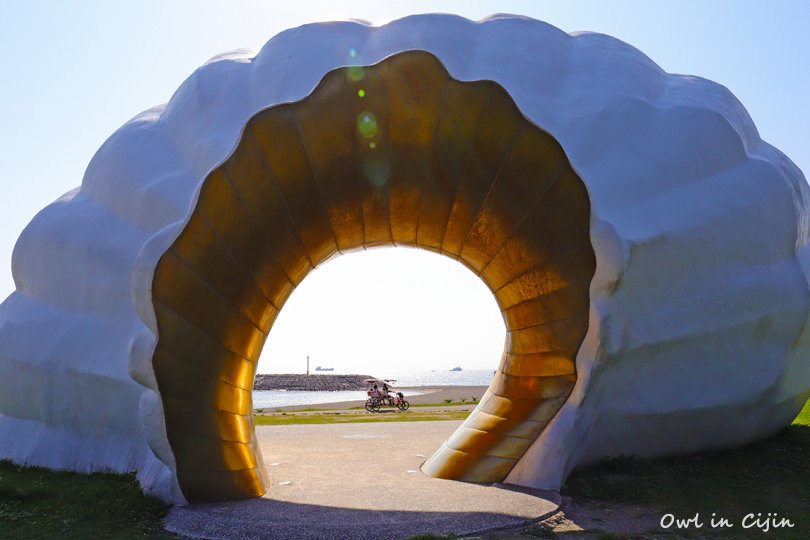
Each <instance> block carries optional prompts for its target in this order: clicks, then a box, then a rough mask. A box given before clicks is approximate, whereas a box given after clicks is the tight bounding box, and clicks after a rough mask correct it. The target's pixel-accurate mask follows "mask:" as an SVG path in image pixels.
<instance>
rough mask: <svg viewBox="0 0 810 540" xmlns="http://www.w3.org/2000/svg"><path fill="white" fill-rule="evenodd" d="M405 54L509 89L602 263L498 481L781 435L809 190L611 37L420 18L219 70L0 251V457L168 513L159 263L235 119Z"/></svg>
mask: <svg viewBox="0 0 810 540" xmlns="http://www.w3.org/2000/svg"><path fill="white" fill-rule="evenodd" d="M350 49H355V50H356V51H357V58H354V59H350V58H349V56H348V51H349V50H350ZM406 50H423V51H427V52H430V53H432V54H433V55H435V56H436V57H437V58H438V59H439V60H440V61H441V62H442V63H443V64H444V65H445V67H446V68H447V70H448V71H449V72H450V75H451V76H452V77H454V78H456V79H458V80H462V81H475V80H482V79H490V80H493V81H496V82H497V83H499V84H500V85H501V86H503V87H504V88H505V89H506V90H507V91H508V93H509V94H510V95H511V96H512V98H513V99H514V101H515V102H516V104H517V105H518V107H519V108H520V110H521V111H522V112H523V114H524V115H526V116H527V117H528V118H529V119H530V120H532V121H533V122H534V123H535V124H537V125H538V126H540V127H541V128H542V129H544V130H546V131H547V132H549V133H550V134H551V135H552V136H554V137H555V138H556V139H557V140H558V141H559V142H560V143H561V145H562V147H563V148H564V149H565V152H566V154H567V155H568V157H569V159H570V160H571V163H572V164H573V166H574V168H575V169H576V170H577V172H578V173H579V175H580V177H581V178H582V180H583V181H584V183H585V185H586V186H587V188H588V192H589V194H590V198H591V207H592V216H591V240H592V243H593V248H594V251H595V254H596V261H597V270H596V275H595V277H594V279H593V281H592V283H591V288H590V297H591V307H590V325H589V330H588V334H587V336H586V338H585V341H584V342H583V345H582V347H581V349H580V351H579V354H578V356H577V370H578V379H577V383H576V387H575V389H574V392H573V394H572V396H571V397H570V399H569V400H568V401H567V402H566V404H565V405H564V406H563V408H562V410H561V411H560V412H559V414H558V415H557V416H556V417H555V418H554V420H553V421H552V423H551V424H550V425H549V427H548V428H547V429H546V430H545V431H544V432H543V433H542V435H541V436H540V438H539V439H538V440H537V441H536V442H535V443H534V445H533V446H532V447H531V448H530V449H529V451H528V452H527V453H526V455H525V456H524V457H523V458H522V459H521V460H520V462H519V463H518V464H517V466H516V467H515V468H514V469H513V470H512V472H511V474H510V475H509V476H508V478H507V481H508V482H512V483H517V484H521V485H527V486H534V487H543V488H550V489H556V488H559V487H560V486H561V484H562V483H563V482H564V480H565V478H566V476H567V475H568V473H569V472H570V471H571V470H572V469H573V468H574V467H575V466H577V465H581V464H584V463H588V462H592V461H594V460H597V459H599V458H601V457H605V456H615V455H620V454H635V455H640V456H656V455H663V454H674V453H685V452H694V451H698V450H703V449H709V448H721V447H733V446H736V445H741V444H744V443H747V442H749V441H752V440H754V439H758V438H763V437H766V436H768V435H770V434H772V433H775V432H776V431H778V430H779V429H781V428H782V427H784V426H785V425H787V424H789V423H790V422H791V420H792V419H793V418H794V417H795V415H796V414H797V412H798V411H799V410H800V409H801V406H802V404H803V403H804V401H805V400H806V399H807V398H808V395H809V394H810V362H808V352H810V332H808V307H809V306H810V292H809V291H810V289H809V288H808V269H809V268H810V251H808V248H807V243H808V242H807V230H808V212H807V206H808V200H809V199H808V188H807V185H806V182H805V179H804V177H803V175H802V173H801V171H799V169H798V168H797V167H796V166H795V165H794V164H793V163H792V162H791V161H790V160H789V159H788V158H787V157H785V156H784V155H783V154H782V153H780V152H779V151H778V150H776V149H775V148H773V147H771V146H770V145H768V144H767V143H765V142H763V141H762V140H761V139H760V138H759V135H758V133H757V131H756V128H755V126H754V125H753V123H752V121H751V119H750V117H749V116H748V114H747V113H746V111H745V109H744V108H743V107H742V105H741V104H740V103H739V102H738V101H737V100H736V98H735V97H734V96H733V95H732V94H731V93H730V92H729V91H728V90H727V89H726V88H724V87H722V86H720V85H718V84H715V83H713V82H710V81H707V80H704V79H699V78H695V77H687V76H678V75H670V74H667V73H665V72H664V71H662V70H661V69H660V68H659V67H658V66H657V65H656V64H655V63H653V62H652V61H651V60H650V59H649V58H647V57H646V56H644V55H643V54H642V53H641V52H639V51H638V50H636V49H634V48H633V47H631V46H629V45H627V44H625V43H623V42H621V41H619V40H617V39H614V38H611V37H608V36H605V35H600V34H577V35H568V34H565V33H563V32H562V31H560V30H558V29H557V28H554V27H552V26H550V25H548V24H546V23H542V22H539V21H536V20H533V19H528V18H523V17H517V16H508V15H504V16H501V15H498V16H493V17H491V18H489V19H486V20H484V21H480V22H472V21H469V20H467V19H464V18H461V17H457V16H450V15H419V16H412V17H407V18H404V19H400V20H397V21H394V22H392V23H390V24H387V25H385V26H382V27H373V26H368V25H364V24H359V23H355V22H332V23H321V24H312V25H306V26H303V27H300V28H295V29H292V30H288V31H285V32H282V33H281V34H279V35H277V36H275V37H274V38H273V39H271V40H270V41H269V42H268V43H267V44H266V45H265V46H264V47H263V48H262V49H261V50H260V51H259V52H258V53H256V52H255V51H235V52H231V53H227V54H225V55H222V56H219V57H216V58H214V59H212V60H211V61H209V62H208V63H207V64H206V65H204V66H202V67H201V68H199V69H198V70H197V71H195V72H194V73H193V74H192V75H191V76H190V77H189V78H188V79H187V80H186V81H185V82H184V83H183V84H182V85H181V86H180V88H179V89H178V90H177V92H176V93H175V95H174V96H173V97H172V98H171V100H170V101H169V103H168V104H167V105H165V106H160V107H155V108H153V109H150V110H148V111H145V112H144V113H142V114H140V115H138V116H136V117H135V118H133V119H132V120H130V121H129V122H127V123H126V124H125V125H124V126H122V127H121V128H120V129H119V130H118V131H116V132H115V133H114V134H113V135H112V136H111V137H110V138H109V139H108V140H107V141H106V142H105V143H104V145H103V146H102V147H101V148H100V149H99V151H98V152H97V154H96V155H95V156H94V158H93V159H92V161H91V162H90V165H89V166H88V169H87V172H86V174H85V177H84V181H83V183H82V186H81V188H79V189H77V190H75V191H72V192H70V193H68V194H66V195H65V196H63V197H62V198H60V199H59V200H57V201H56V202H54V203H53V204H51V205H50V206H48V207H47V208H45V209H44V210H43V211H41V212H40V213H39V214H38V215H37V216H36V217H35V218H34V219H33V221H32V222H31V223H30V224H29V225H28V227H27V228H26V229H25V231H24V232H23V233H22V235H21V236H20V239H19V241H18V243H17V246H16V248H15V252H14V256H13V272H14V278H15V283H16V286H17V291H16V292H14V293H13V294H12V295H11V296H10V297H9V298H8V299H7V300H6V301H5V302H4V303H3V304H2V306H0V457H2V458H10V459H12V460H14V461H16V462H19V463H27V464H31V465H42V466H46V467H51V468H58V469H73V470H78V471H92V470H112V471H137V473H138V479H139V481H140V482H141V485H142V486H143V487H144V489H145V490H146V491H147V492H149V493H152V494H154V495H156V496H159V497H160V498H162V499H164V500H166V501H170V502H174V503H183V502H184V498H183V495H182V492H181V491H180V489H179V486H178V483H177V478H176V475H175V464H174V457H173V454H172V451H171V449H170V447H169V444H168V441H167V439H166V433H165V426H164V420H163V411H162V404H161V399H160V396H159V394H158V393H157V386H156V382H155V378H154V374H153V371H152V365H151V361H152V354H153V351H154V348H155V344H156V324H155V318H154V312H153V307H152V301H151V283H152V276H153V273H154V269H155V266H156V264H157V262H158V259H159V258H160V256H161V255H162V254H163V252H164V251H165V250H166V249H167V248H168V246H169V245H171V243H172V242H173V241H174V239H175V238H176V237H177V235H178V234H179V233H180V231H181V230H182V229H183V227H184V226H185V223H186V221H187V219H188V218H189V216H190V214H191V211H192V209H193V207H194V204H195V202H196V199H197V195H198V191H199V188H200V186H201V183H202V181H203V179H204V178H205V177H206V175H207V173H208V172H210V171H211V170H212V169H213V168H215V167H216V166H217V165H218V164H220V163H222V162H223V161H224V160H225V159H226V158H227V157H228V156H229V155H230V153H231V152H232V151H233V150H234V148H235V147H236V145H237V143H238V141H239V139H240V135H241V131H242V129H243V127H244V126H245V124H246V122H247V120H248V119H249V118H250V117H251V116H253V115H254V114H256V113H257V112H258V111H260V110H262V109H265V108H267V107H270V106H273V105H275V104H278V103H284V102H294V101H298V100H300V99H302V98H304V97H305V96H307V95H308V94H309V93H310V92H311V91H312V90H313V89H314V88H315V86H316V85H317V84H318V82H319V81H320V79H321V77H323V75H324V74H326V73H327V72H328V71H330V70H332V69H334V68H337V67H340V66H344V65H347V64H349V63H357V64H361V65H368V64H373V63H376V62H378V61H380V60H382V59H383V58H385V57H387V56H390V55H391V54H394V53H397V52H401V51H406Z"/></svg>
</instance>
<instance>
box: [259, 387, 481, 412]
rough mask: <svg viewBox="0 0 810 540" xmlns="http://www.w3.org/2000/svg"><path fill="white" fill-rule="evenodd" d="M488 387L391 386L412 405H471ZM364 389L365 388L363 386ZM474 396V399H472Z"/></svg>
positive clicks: (336, 404)
mask: <svg viewBox="0 0 810 540" xmlns="http://www.w3.org/2000/svg"><path fill="white" fill-rule="evenodd" d="M487 388H489V386H488V385H482V386H473V385H464V386H436V385H432V386H402V387H393V388H392V391H394V392H403V393H404V394H405V398H406V399H407V400H408V401H409V402H410V403H411V404H412V405H421V404H425V403H442V402H443V401H445V400H448V399H449V400H453V401H461V400H462V399H464V400H466V401H467V402H469V403H470V404H472V405H475V404H477V403H478V402H479V401H480V400H481V398H482V397H483V396H484V392H486V391H487ZM363 389H365V388H363ZM409 391H412V392H414V391H416V392H420V394H418V395H410V396H409V395H407V394H408V392H409ZM473 398H475V401H473ZM364 403H365V400H355V401H333V402H327V403H312V404H308V405H287V406H283V407H265V409H272V410H273V411H300V410H304V409H313V408H317V409H334V410H341V409H351V408H352V407H362V406H363V404H364Z"/></svg>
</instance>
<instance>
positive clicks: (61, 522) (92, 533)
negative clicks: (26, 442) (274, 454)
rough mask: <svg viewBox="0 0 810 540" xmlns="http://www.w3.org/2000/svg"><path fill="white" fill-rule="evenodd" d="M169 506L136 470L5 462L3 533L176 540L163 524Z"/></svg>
mask: <svg viewBox="0 0 810 540" xmlns="http://www.w3.org/2000/svg"><path fill="white" fill-rule="evenodd" d="M168 509H169V507H168V506H167V505H165V504H163V503H161V502H160V501H158V500H156V499H153V498H151V497H147V496H146V495H144V494H143V492H142V491H141V488H140V486H139V485H138V482H137V481H136V480H135V476H134V475H131V474H126V475H122V474H101V473H96V474H89V475H87V474H79V473H73V472H55V471H51V470H48V469H42V468H38V467H18V466H17V465H14V464H12V463H10V462H8V461H0V537H2V538H4V539H6V538H21V539H22V538H175V537H174V536H172V535H169V534H166V533H164V532H163V529H162V528H161V525H160V522H161V520H162V519H163V516H164V515H165V514H166V512H167V511H168Z"/></svg>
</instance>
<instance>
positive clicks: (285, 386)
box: [253, 374, 374, 391]
mask: <svg viewBox="0 0 810 540" xmlns="http://www.w3.org/2000/svg"><path fill="white" fill-rule="evenodd" d="M373 378H374V377H372V376H371V375H321V374H317V375H256V380H255V381H254V382H253V389H254V390H309V391H320V390H324V391H334V390H365V389H366V386H367V385H366V384H365V383H364V382H363V380H365V379H373Z"/></svg>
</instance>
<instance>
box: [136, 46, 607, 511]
mask: <svg viewBox="0 0 810 540" xmlns="http://www.w3.org/2000/svg"><path fill="white" fill-rule="evenodd" d="M589 221H590V203H589V198H588V194H587V190H586V188H585V186H584V185H583V183H582V181H581V180H580V179H579V177H578V176H577V175H576V173H575V172H574V171H573V170H572V168H571V165H570V163H569V162H568V159H567V157H566V156H565V153H564V152H563V150H562V148H561V147H560V145H559V144H558V143H557V142H556V141H555V140H554V138H553V137H551V136H550V135H549V134H548V133H546V132H544V131H543V130H541V129H539V128H538V127H536V126H535V125H533V124H532V123H531V122H529V121H528V120H527V119H526V118H525V117H524V116H523V115H522V114H521V113H520V111H519V110H518V109H517V107H516V106H515V104H514V102H513V101H512V99H511V98H510V97H509V95H508V94H507V93H506V91H505V90H504V89H503V88H501V87H500V86H499V85H497V84H495V83H493V82H490V81H477V82H459V81H456V80H453V79H452V78H450V76H449V75H448V73H447V71H446V70H445V69H444V67H443V66H442V65H441V64H440V63H439V61H438V60H437V59H436V58H435V57H433V56H432V55H430V54H428V53H425V52H418V51H411V52H405V53H401V54H398V55H395V56H392V57H389V58H387V59H385V60H383V61H382V62H380V63H379V64H376V65H374V66H368V67H352V68H341V69H337V70H335V71H332V72H330V73H328V74H327V75H326V76H325V77H324V78H323V80H322V81H321V83H320V84H319V85H318V87H317V88H316V89H315V90H314V91H313V93H312V94H311V95H310V96H308V97H307V98H305V99H303V100H301V101H299V102H296V103H290V104H283V105H278V106H275V107H272V108H269V109H266V110H264V111H261V112H260V113H258V114H256V115H255V116H254V117H253V118H251V119H250V121H249V122H248V124H247V126H246V127H245V130H244V134H243V135H242V139H241V141H240V142H239V145H238V146H237V148H236V150H235V151H234V153H233V154H232V155H231V157H230V158H228V159H227V161H225V162H224V163H223V164H222V165H221V166H219V167H217V168H216V169H215V170H214V171H213V172H211V173H210V174H209V175H208V177H207V178H206V179H205V181H204V183H203V186H202V190H201V193H200V197H199V201H198V203H197V206H196V208H195V210H194V212H193V214H192V215H191V218H190V220H189V222H188V224H187V225H186V227H185V228H184V230H183V231H182V233H181V234H180V235H179V237H178V238H177V240H176V241H175V242H174V244H173V245H172V246H171V248H170V249H169V250H168V251H167V252H166V253H165V254H164V255H163V257H162V258H161V259H160V261H159V264H158V266H157V269H156V271H155V275H154V282H153V292H152V294H153V300H154V307H155V312H156V316H157V323H158V332H159V339H158V344H157V348H156V351H155V354H154V358H153V365H154V369H155V375H156V377H157V381H158V387H159V390H160V394H161V397H162V400H163V405H164V413H165V419H166V429H167V435H168V439H169V443H170V444H171V447H172V450H173V451H174V455H175V459H176V462H177V474H178V479H179V482H180V486H181V488H182V490H183V493H184V494H185V496H186V498H187V499H188V500H189V501H192V502H197V501H216V500H225V499H234V498H245V497H251V496H259V495H261V494H263V493H264V492H265V491H266V489H267V486H268V485H269V484H268V481H267V477H266V472H265V470H264V466H263V463H262V458H261V452H260V450H259V446H258V443H257V440H256V436H255V433H254V424H253V417H252V400H251V389H252V387H253V379H254V376H255V373H256V362H257V360H258V358H259V353H260V351H261V349H262V346H263V344H264V341H265V339H266V337H267V334H268V332H269V331H270V328H271V326H272V324H273V321H274V320H275V318H276V316H277V315H278V312H279V310H280V309H281V307H282V306H283V305H284V302H285V301H286V300H287V298H288V297H289V295H290V293H291V292H292V291H293V289H294V288H295V287H296V286H298V284H300V283H301V281H302V280H303V279H304V278H305V277H306V275H307V274H308V273H309V272H310V270H312V269H313V268H314V267H315V266H317V265H318V264H320V263H322V262H324V261H325V260H327V259H328V258H330V257H332V256H335V255H336V254H339V253H345V252H348V251H353V250H358V249H363V248H367V247H370V246H385V245H401V246H414V247H419V248H424V249H429V250H432V251H436V252H438V253H441V254H443V255H446V256H448V257H452V258H454V259H457V260H458V261H460V262H461V263H462V264H464V265H465V266H467V267H468V268H469V269H470V270H472V271H473V272H475V273H476V274H477V275H478V276H480V277H481V279H482V280H483V281H484V282H485V283H486V284H487V286H488V287H489V288H490V289H491V291H492V292H493V294H494V295H495V297H496V299H497V302H498V305H499V307H500V309H501V311H502V314H503V317H504V320H505V322H506V328H507V339H506V345H505V350H504V354H503V357H502V359H501V363H500V366H499V368H498V372H497V374H496V376H495V378H494V380H493V382H492V384H491V386H490V388H489V390H488V391H487V392H486V394H485V395H484V396H483V397H482V399H481V401H480V404H479V405H478V407H477V408H476V409H475V411H473V413H471V415H470V417H469V418H468V419H467V421H466V422H464V424H463V425H462V426H461V427H460V428H459V429H458V430H457V431H456V432H455V433H454V434H453V435H452V436H451V437H450V439H449V440H448V441H447V442H446V443H445V444H444V445H443V446H442V447H441V448H440V449H439V450H438V451H437V452H436V454H435V455H433V456H432V457H431V458H430V459H429V460H428V461H427V462H426V463H425V465H424V466H423V470H424V471H425V472H426V473H428V474H430V475H433V476H437V477H442V478H453V479H462V480H470V481H478V482H493V481H500V480H502V479H503V478H504V477H505V476H506V475H507V474H508V473H509V471H510V470H511V469H512V467H513V466H514V464H515V463H516V461H517V460H518V459H520V458H521V456H522V455H523V454H524V453H525V451H526V450H527V449H528V447H529V446H530V445H531V444H532V442H533V441H534V440H535V439H536V438H537V437H538V435H539V434H540V433H541V431H542V430H543V428H544V427H545V426H546V425H547V424H548V422H549V421H550V420H551V418H552V417H553V416H554V415H555V414H556V412H557V411H558V410H559V408H560V407H561V406H562V403H563V402H564V401H565V399H566V398H567V397H568V395H569V393H570V392H571V389H572V387H573V385H574V382H575V380H576V371H575V365H574V358H575V356H576V353H577V350H578V349H579V346H580V344H581V342H582V340H583V338H584V336H585V332H586V330H587V325H588V306H589V299H588V289H589V284H590V281H591V278H592V277H593V273H594V268H595V259H594V254H593V249H592V247H591V243H590V237H589Z"/></svg>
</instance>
